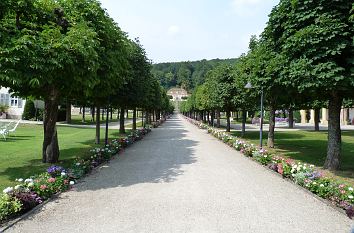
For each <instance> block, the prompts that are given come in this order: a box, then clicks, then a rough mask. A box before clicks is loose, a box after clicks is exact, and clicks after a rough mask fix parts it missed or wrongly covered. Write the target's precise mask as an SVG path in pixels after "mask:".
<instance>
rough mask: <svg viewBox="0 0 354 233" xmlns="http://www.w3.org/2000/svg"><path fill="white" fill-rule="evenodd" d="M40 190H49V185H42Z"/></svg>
mask: <svg viewBox="0 0 354 233" xmlns="http://www.w3.org/2000/svg"><path fill="white" fill-rule="evenodd" d="M39 188H40V189H42V190H44V189H46V188H47V185H45V184H42V185H41V186H40V187H39Z"/></svg>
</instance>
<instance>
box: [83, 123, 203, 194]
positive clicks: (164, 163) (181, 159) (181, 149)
mask: <svg viewBox="0 0 354 233" xmlns="http://www.w3.org/2000/svg"><path fill="white" fill-rule="evenodd" d="M187 132H188V131H186V130H185V129H184V126H183V125H182V122H181V121H180V120H179V119H178V118H177V117H173V118H171V119H169V120H168V121H167V122H166V123H165V124H164V125H163V126H162V127H161V128H158V129H153V132H152V133H151V134H149V135H148V136H147V137H145V138H144V139H143V140H142V141H140V142H138V143H136V144H134V145H132V146H131V147H130V148H128V149H127V150H126V151H125V152H123V153H122V154H121V155H120V156H119V157H117V158H116V159H115V160H112V161H111V162H110V163H109V164H107V165H104V166H102V167H101V168H100V169H99V171H98V172H96V173H95V174H93V175H91V176H89V177H87V178H86V179H85V180H84V182H83V183H82V184H81V185H78V186H77V191H79V192H82V191H86V190H99V189H107V188H114V187H127V186H131V185H136V184H142V183H161V182H173V181H175V180H176V179H177V177H178V176H180V175H182V174H183V173H184V171H185V169H186V165H188V164H192V163H195V162H196V158H195V154H194V151H195V150H194V147H195V146H197V144H198V142H197V141H193V140H190V139H187V138H186V133H187Z"/></svg>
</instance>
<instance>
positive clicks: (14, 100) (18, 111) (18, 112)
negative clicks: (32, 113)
mask: <svg viewBox="0 0 354 233" xmlns="http://www.w3.org/2000/svg"><path fill="white" fill-rule="evenodd" d="M25 103H26V100H24V99H21V98H19V97H17V96H13V95H11V93H9V89H8V88H5V87H0V105H5V106H8V107H9V109H8V110H7V114H6V118H8V119H21V117H22V113H23V110H24V107H25ZM1 117H4V116H1Z"/></svg>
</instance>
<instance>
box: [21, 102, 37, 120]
mask: <svg viewBox="0 0 354 233" xmlns="http://www.w3.org/2000/svg"><path fill="white" fill-rule="evenodd" d="M35 115H36V108H35V106H34V102H33V101H32V100H30V99H28V100H27V101H26V104H25V107H24V110H23V114H22V119H23V120H31V119H33V118H34V117H35Z"/></svg>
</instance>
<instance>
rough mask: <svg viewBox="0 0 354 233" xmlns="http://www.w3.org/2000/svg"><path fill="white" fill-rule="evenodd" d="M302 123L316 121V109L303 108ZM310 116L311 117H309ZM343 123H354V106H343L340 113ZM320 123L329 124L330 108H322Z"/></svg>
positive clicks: (301, 112)
mask: <svg viewBox="0 0 354 233" xmlns="http://www.w3.org/2000/svg"><path fill="white" fill-rule="evenodd" d="M300 114H301V123H314V122H315V110H301V111H300ZM308 116H309V117H310V119H308ZM340 121H341V125H354V108H343V109H342V110H341V114H340ZM320 123H321V124H322V125H328V109H326V108H322V109H321V111H320Z"/></svg>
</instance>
